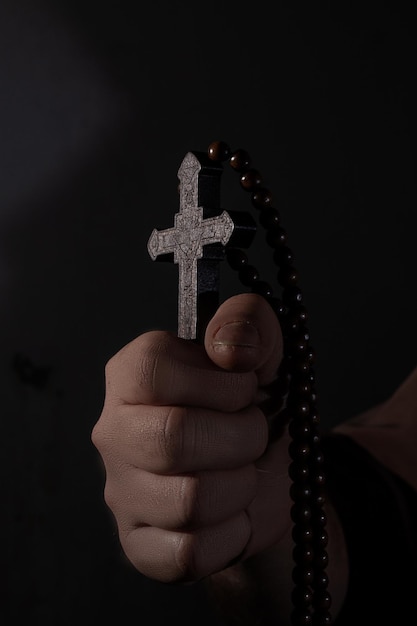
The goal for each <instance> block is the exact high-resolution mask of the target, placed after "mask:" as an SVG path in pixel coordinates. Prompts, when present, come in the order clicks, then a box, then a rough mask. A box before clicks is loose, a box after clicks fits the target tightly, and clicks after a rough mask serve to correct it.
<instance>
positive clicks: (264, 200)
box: [252, 187, 272, 212]
mask: <svg viewBox="0 0 417 626" xmlns="http://www.w3.org/2000/svg"><path fill="white" fill-rule="evenodd" d="M252 204H253V206H254V207H255V209H262V212H263V211H264V210H265V209H267V208H268V207H270V206H271V204H272V193H271V192H270V191H269V189H265V187H260V188H259V189H256V190H255V191H254V192H253V193H252Z"/></svg>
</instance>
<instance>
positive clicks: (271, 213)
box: [259, 207, 281, 230]
mask: <svg viewBox="0 0 417 626" xmlns="http://www.w3.org/2000/svg"><path fill="white" fill-rule="evenodd" d="M259 221H260V223H261V225H262V226H263V227H264V228H266V229H267V230H273V229H275V228H277V227H278V226H279V224H280V221H281V220H280V214H279V212H278V211H277V209H273V208H272V207H271V208H268V209H263V211H262V212H261V214H260V216H259Z"/></svg>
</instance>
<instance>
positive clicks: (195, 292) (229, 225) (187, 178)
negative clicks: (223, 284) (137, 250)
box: [148, 152, 235, 339]
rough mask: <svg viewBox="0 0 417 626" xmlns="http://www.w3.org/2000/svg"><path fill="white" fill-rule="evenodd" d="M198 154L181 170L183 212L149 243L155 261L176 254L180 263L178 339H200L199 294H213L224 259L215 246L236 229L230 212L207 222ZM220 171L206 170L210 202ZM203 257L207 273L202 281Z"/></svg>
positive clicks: (186, 160)
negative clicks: (218, 263) (221, 261)
mask: <svg viewBox="0 0 417 626" xmlns="http://www.w3.org/2000/svg"><path fill="white" fill-rule="evenodd" d="M196 154H197V153H193V152H188V153H187V154H186V155H185V157H184V159H183V161H182V163H181V166H180V168H179V170H178V178H179V181H180V209H179V213H176V214H175V216H174V224H175V225H174V227H173V228H167V229H166V230H156V229H154V230H153V231H152V234H151V236H150V237H149V240H148V252H149V254H150V256H151V258H152V260H156V258H157V257H158V256H160V255H162V256H163V255H165V256H166V255H173V257H174V263H177V264H178V271H179V284H178V336H179V337H182V338H183V339H195V338H196V337H197V333H198V330H197V317H198V310H199V306H198V298H199V295H201V294H203V293H204V292H206V293H208V294H211V293H213V292H214V291H215V289H216V287H217V270H216V269H215V266H216V267H217V262H218V261H219V260H220V259H221V258H222V253H223V249H222V252H221V253H220V254H219V247H218V246H217V247H216V246H213V244H221V246H225V245H226V244H227V243H228V241H229V240H230V238H231V236H232V234H233V231H234V229H235V223H234V221H233V219H232V218H231V216H230V214H229V213H228V212H227V211H223V212H222V213H221V214H220V215H210V216H209V217H207V218H205V219H204V217H203V210H204V209H206V207H205V206H204V207H203V205H204V201H202V200H203V198H201V196H202V195H204V193H202V189H201V183H200V172H201V170H202V165H201V162H200V160H199V159H198V158H197V156H196ZM198 154H199V153H198ZM201 158H202V156H200V159H201ZM209 170H211V171H209ZM219 171H220V170H219V166H215V165H211V166H209V168H208V170H207V172H208V174H207V175H208V179H209V180H208V185H206V187H207V190H206V196H207V193H208V196H209V197H211V199H213V197H214V198H215V197H216V196H217V195H218V186H219V182H218V181H219V178H220V177H219ZM206 182H207V179H206ZM213 191H214V194H213ZM216 208H217V207H216ZM209 209H210V207H209ZM211 213H213V210H211ZM207 246H210V248H211V252H210V251H208V252H207V253H206V252H205V250H208V249H207V248H206V247H207ZM203 257H205V259H204V261H206V263H205V265H204V267H205V269H206V273H205V276H204V275H203V276H202V279H201V278H200V275H202V270H203V265H202V263H204V261H203ZM200 260H201V261H200ZM207 269H208V273H207ZM213 272H214V274H213Z"/></svg>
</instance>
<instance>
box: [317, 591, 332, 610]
mask: <svg viewBox="0 0 417 626" xmlns="http://www.w3.org/2000/svg"><path fill="white" fill-rule="evenodd" d="M331 605H332V599H331V597H330V593H329V592H328V591H327V590H326V589H320V590H319V591H316V592H315V593H314V607H315V608H317V609H321V610H322V609H326V610H327V609H329V608H330V607H331Z"/></svg>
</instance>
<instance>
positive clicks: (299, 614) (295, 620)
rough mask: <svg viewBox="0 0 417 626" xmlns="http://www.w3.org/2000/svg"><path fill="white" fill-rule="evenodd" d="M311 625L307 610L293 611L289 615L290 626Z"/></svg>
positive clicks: (309, 614)
mask: <svg viewBox="0 0 417 626" xmlns="http://www.w3.org/2000/svg"><path fill="white" fill-rule="evenodd" d="M312 623H313V621H312V617H311V613H310V611H309V610H308V609H305V610H304V611H303V610H302V609H295V610H294V611H293V612H292V613H291V626H311V625H312Z"/></svg>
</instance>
